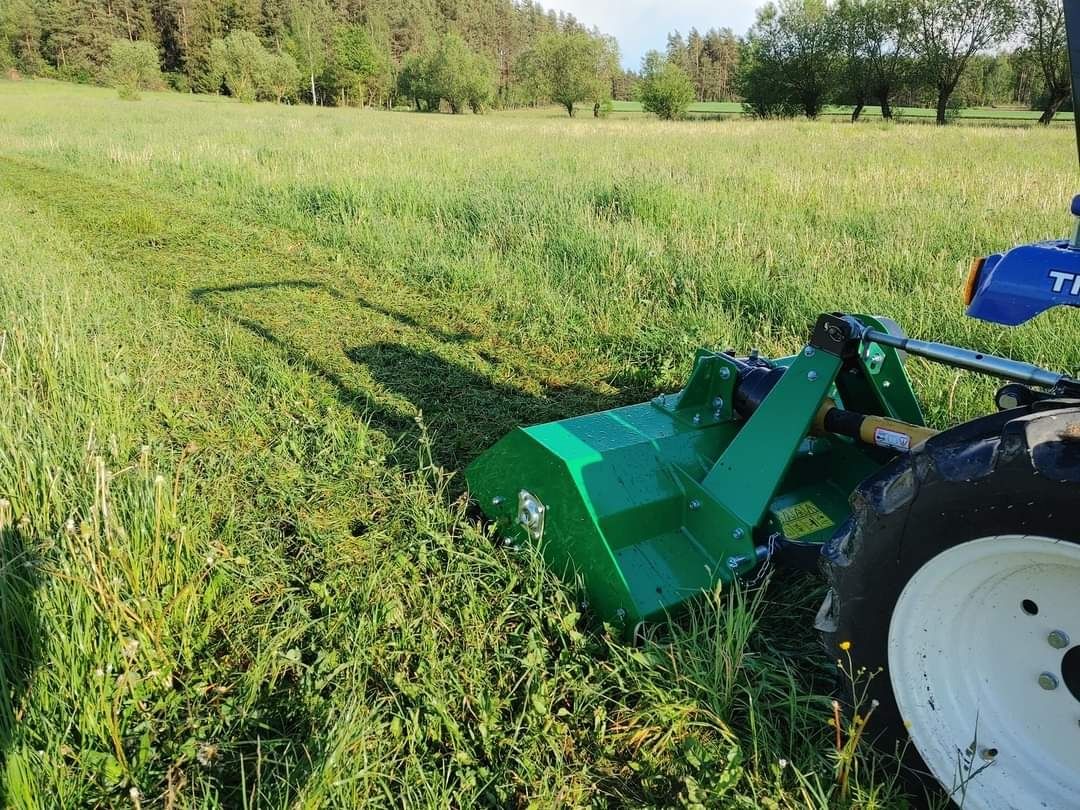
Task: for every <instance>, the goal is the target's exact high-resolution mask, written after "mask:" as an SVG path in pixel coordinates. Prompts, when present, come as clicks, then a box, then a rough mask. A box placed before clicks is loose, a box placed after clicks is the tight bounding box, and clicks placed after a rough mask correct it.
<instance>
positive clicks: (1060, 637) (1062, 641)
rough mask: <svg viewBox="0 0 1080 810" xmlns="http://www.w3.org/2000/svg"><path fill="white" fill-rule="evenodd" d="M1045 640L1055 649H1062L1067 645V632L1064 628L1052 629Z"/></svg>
mask: <svg viewBox="0 0 1080 810" xmlns="http://www.w3.org/2000/svg"><path fill="white" fill-rule="evenodd" d="M1046 641H1047V643H1048V644H1049V645H1050V646H1051V647H1053V648H1054V649H1055V650H1064V649H1065V648H1066V647H1068V646H1069V634H1068V633H1066V632H1065V631H1064V630H1052V631H1051V632H1050V635H1048V636H1047V637H1046Z"/></svg>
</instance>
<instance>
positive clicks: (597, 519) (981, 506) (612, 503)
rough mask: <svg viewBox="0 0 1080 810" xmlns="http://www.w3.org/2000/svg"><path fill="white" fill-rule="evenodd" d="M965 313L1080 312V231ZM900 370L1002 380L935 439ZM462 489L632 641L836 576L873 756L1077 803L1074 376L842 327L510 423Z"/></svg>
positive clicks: (994, 281) (838, 611) (872, 323)
mask: <svg viewBox="0 0 1080 810" xmlns="http://www.w3.org/2000/svg"><path fill="white" fill-rule="evenodd" d="M1065 8H1066V20H1067V28H1068V33H1069V38H1070V43H1071V44H1072V45H1080V0H1066V4H1065ZM1071 55H1072V57H1073V60H1072V64H1073V65H1074V71H1075V69H1076V66H1077V65H1080V58H1077V57H1078V56H1080V54H1078V53H1077V51H1076V49H1075V48H1073V49H1072V50H1071ZM1078 78H1080V77H1077V76H1076V75H1075V73H1074V82H1073V86H1074V91H1075V90H1076V89H1077V88H1078V86H1080V80H1078ZM1075 108H1076V109H1080V103H1077V104H1076V107H1075ZM1077 128H1078V133H1080V116H1078V123H1077ZM1078 144H1080V136H1078ZM1072 211H1073V214H1074V215H1075V216H1077V217H1080V196H1078V197H1077V198H1076V199H1074V200H1073V205H1072ZM965 298H966V303H967V307H968V309H967V312H968V314H969V315H971V316H973V317H976V318H980V319H982V320H985V321H990V322H993V323H998V324H1002V325H1008V326H1012V325H1016V324H1019V323H1023V322H1025V321H1027V320H1029V319H1030V318H1032V317H1034V316H1036V315H1038V314H1039V313H1041V312H1043V311H1044V310H1046V309H1049V308H1051V307H1056V306H1062V305H1064V306H1078V305H1080V227H1078V229H1077V235H1076V236H1075V237H1074V238H1073V239H1071V240H1054V241H1048V242H1041V243H1036V244H1031V245H1021V246H1019V247H1015V248H1013V249H1012V250H1010V251H1008V252H1006V253H1004V254H995V255H992V256H988V257H985V258H983V259H979V260H977V261H976V262H974V263H973V265H972V269H971V273H970V275H969V278H968V282H967V285H966V289H965ZM907 355H917V356H920V357H922V358H925V359H926V360H930V361H933V362H936V363H942V364H945V365H947V366H952V367H955V368H958V369H964V370H968V371H972V372H976V373H982V374H987V375H991V376H994V377H997V378H999V379H1002V380H1004V381H1005V384H1004V385H1002V387H1001V388H1000V389H999V390H998V392H997V394H996V397H995V402H994V405H995V406H996V407H995V410H994V412H993V413H991V414H989V415H987V416H983V417H981V418H977V419H975V420H973V421H970V422H967V423H964V424H961V425H959V426H956V427H952V428H950V429H948V430H944V431H941V432H938V431H935V430H932V429H930V428H928V427H927V426H926V425H925V424H924V421H923V415H922V412H921V410H920V407H919V403H918V401H917V400H916V397H915V396H914V394H913V392H912V389H911V385H910V383H909V380H908V376H907V372H906V371H905V359H906V356H907ZM466 479H467V481H468V485H469V489H470V492H471V495H472V497H473V498H474V499H475V501H476V502H477V503H478V504H479V505H480V507H481V509H482V510H483V511H484V513H485V514H486V515H487V516H488V517H489V518H490V519H491V520H492V521H494V522H495V523H496V524H497V526H498V528H499V530H500V533H501V534H502V536H503V537H504V538H505V539H506V541H507V542H508V543H512V544H518V543H520V544H534V545H536V546H538V547H539V548H540V549H542V553H543V555H544V558H545V560H546V562H547V563H548V564H549V565H550V566H551V567H552V568H553V569H554V570H556V571H557V572H559V573H560V574H561V575H563V576H565V577H566V578H567V579H568V580H570V581H571V582H578V581H580V582H581V583H582V585H583V589H584V597H585V601H586V603H587V607H588V609H589V611H590V612H591V614H592V615H594V616H595V617H596V618H597V619H599V620H602V621H604V622H609V623H611V624H612V625H614V626H616V627H619V628H621V630H622V632H624V633H625V634H626V636H627V637H628V638H633V637H635V636H636V635H637V634H638V632H639V631H640V630H641V629H642V628H644V627H647V626H648V625H650V624H652V623H662V622H667V621H669V620H671V619H674V618H677V617H678V616H679V614H681V613H683V612H685V610H686V609H687V607H688V606H689V604H690V603H691V602H692V601H693V600H695V599H698V598H700V597H701V595H702V594H703V593H704V592H707V591H709V590H710V589H712V588H714V587H716V585H717V583H721V584H724V583H732V582H734V581H736V580H739V579H743V578H755V577H758V576H759V574H760V572H761V570H762V567H763V566H765V565H767V564H771V563H785V562H789V563H794V564H797V565H806V564H807V563H810V564H811V565H816V566H819V567H820V569H821V570H822V571H823V573H824V576H825V579H826V581H827V584H828V592H827V597H826V599H825V602H824V604H823V605H822V607H821V610H820V611H819V614H818V617H817V627H818V629H819V630H820V631H821V633H822V636H823V639H824V641H825V645H826V647H827V650H828V652H829V653H830V654H831V655H833V656H834V657H837V658H839V657H841V656H842V655H844V654H846V655H848V656H850V659H851V665H852V667H853V668H854V669H856V670H858V669H859V668H861V667H866V669H867V671H877V670H878V669H879V668H880V669H881V670H883V672H882V673H881V675H879V676H878V677H875V678H874V679H872V680H871V681H870V683H869V684H868V694H867V696H866V697H867V699H868V700H869V699H876V700H877V701H879V704H878V708H877V710H876V711H875V712H874V715H873V721H874V724H875V725H874V727H873V728H872V736H874V737H875V738H876V739H877V740H878V742H880V743H882V744H883V745H884V747H885V748H886V749H888V750H897V749H896V748H895V746H896V745H897V744H900V745H903V743H904V742H905V741H906V740H908V739H909V738H910V740H911V741H912V742H913V743H914V746H913V748H912V747H908V749H907V750H908V751H909V752H911V753H917V759H918V760H919V761H918V762H917V763H915V764H916V765H917V768H923V767H924V766H925V770H924V772H928V773H930V774H932V775H933V777H935V778H936V779H937V781H938V782H940V783H941V785H942V786H943V787H944V788H945V789H946V790H949V791H951V792H952V793H953V795H954V798H955V797H957V796H959V795H961V793H962V795H963V806H964V807H966V808H1026V807H1038V808H1074V807H1080V382H1078V381H1077V380H1076V379H1074V378H1072V377H1070V376H1067V375H1065V374H1060V373H1056V372H1052V371H1048V370H1046V369H1043V368H1039V367H1037V366H1034V365H1031V364H1028V363H1023V362H1018V361H1015V360H1010V359H1006V358H1002V357H994V356H992V355H988V354H984V353H981V352H977V351H973V350H970V349H963V348H958V347H955V346H949V345H945V344H941V343H934V342H928V341H922V340H914V339H910V338H908V337H906V336H905V335H904V334H903V332H902V331H901V329H900V328H899V327H898V326H897V324H895V323H893V322H892V321H890V320H889V319H887V318H884V317H871V316H867V315H851V314H841V313H829V314H823V315H821V316H820V317H819V318H818V320H817V323H816V325H814V327H813V329H812V332H811V335H810V338H809V340H808V342H807V343H806V345H805V347H804V348H803V349H802V350H801V351H799V352H798V353H797V354H795V355H793V356H791V357H785V358H781V359H767V358H764V357H761V356H758V355H757V354H756V353H751V354H750V355H749V356H746V357H737V356H735V353H734V352H733V351H727V352H723V351H712V350H709V349H702V350H700V351H699V352H698V353H697V356H696V357H695V359H694V364H693V370H692V372H691V374H690V377H689V380H688V381H687V383H686V385H685V387H684V388H683V389H682V390H680V391H677V392H674V393H670V394H662V395H660V396H658V397H656V398H655V399H653V400H652V401H651V402H646V403H643V404H640V405H632V406H629V407H623V408H617V409H615V410H611V411H605V412H601V413H595V414H591V415H586V416H580V417H576V418H572V419H566V420H563V421H559V422H552V423H550V424H544V425H536V426H533V427H523V428H519V429H517V430H514V431H513V432H511V433H510V434H509V435H507V436H505V437H504V438H503V439H501V440H500V441H499V442H497V443H496V444H495V445H494V446H493V447H492V448H490V449H489V450H488V451H487V452H486V453H484V454H483V455H482V456H480V457H479V458H478V459H477V460H476V461H475V462H474V463H473V464H472V465H471V466H470V467H469V468H468V470H467V471H466ZM841 651H844V652H843V653H842V652H841ZM961 785H962V786H963V788H962V791H961V792H959V793H958V792H957V789H958V788H959V787H960V786H961Z"/></svg>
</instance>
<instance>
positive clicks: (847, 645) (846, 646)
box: [840, 641, 851, 652]
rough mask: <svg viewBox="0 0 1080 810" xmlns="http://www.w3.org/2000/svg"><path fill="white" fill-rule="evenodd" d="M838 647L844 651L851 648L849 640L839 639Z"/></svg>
mask: <svg viewBox="0 0 1080 810" xmlns="http://www.w3.org/2000/svg"><path fill="white" fill-rule="evenodd" d="M840 649H841V650H843V651H844V652H847V651H848V650H850V649H851V642H850V641H841V642H840Z"/></svg>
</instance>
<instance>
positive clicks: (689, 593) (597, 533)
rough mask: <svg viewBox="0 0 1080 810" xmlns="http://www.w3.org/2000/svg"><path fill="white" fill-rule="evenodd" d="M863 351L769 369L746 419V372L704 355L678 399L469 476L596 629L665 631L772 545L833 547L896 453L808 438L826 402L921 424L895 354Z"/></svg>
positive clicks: (582, 420) (514, 445) (531, 446)
mask: <svg viewBox="0 0 1080 810" xmlns="http://www.w3.org/2000/svg"><path fill="white" fill-rule="evenodd" d="M861 317H862V316H860V318H861ZM864 322H865V323H866V324H867V325H869V326H872V327H874V328H880V327H881V324H880V323H879V322H878V321H876V320H875V319H872V318H866V319H865V320H864ZM858 348H859V351H858V353H857V355H854V356H851V357H848V358H846V359H844V360H842V359H841V358H840V357H837V356H835V355H832V354H829V353H827V352H825V351H822V350H815V349H814V348H813V347H807V348H806V349H804V350H803V351H802V352H800V353H799V354H797V355H794V356H793V357H790V358H784V359H782V360H779V361H776V363H777V364H778V365H783V366H786V368H787V370H786V371H785V373H784V375H783V376H782V377H781V378H780V380H779V382H777V383H776V385H775V387H773V388H772V390H771V391H770V392H769V393H768V395H767V396H765V398H764V400H763V401H762V402H761V403H760V405H759V407H758V408H757V410H756V411H755V412H754V413H753V415H752V416H751V417H750V418H749V419H743V418H742V417H740V416H739V415H738V414H736V413H735V411H734V410H733V402H734V400H735V385H736V380H737V377H738V374H739V368H740V364H739V363H737V362H736V361H735V360H734V359H733V358H730V357H728V356H727V355H725V354H722V353H718V352H713V351H709V350H706V349H702V350H700V351H699V352H698V354H697V356H696V357H695V360H694V368H693V371H692V373H691V375H690V379H689V380H688V381H687V384H686V386H685V387H684V388H683V389H682V390H681V391H678V392H675V393H672V394H667V395H661V396H659V397H657V398H656V399H654V400H653V401H651V402H646V403H643V404H640V405H632V406H629V407H624V408H617V409H614V410H610V411H603V412H601V413H595V414H589V415H586V416H579V417H575V418H572V419H565V420H562V421H559V422H552V423H549V424H545V425H536V426H533V427H526V428H519V429H517V430H515V431H513V432H511V433H510V434H508V435H507V436H505V437H504V438H503V439H502V440H500V441H499V442H497V443H496V444H495V445H494V446H493V447H492V448H491V449H490V450H488V451H487V452H486V453H484V454H483V455H482V456H480V458H478V459H477V460H476V461H475V462H474V463H473V464H472V465H471V466H470V467H469V468H468V469H467V470H466V479H467V481H468V484H469V488H470V492H471V494H472V496H473V498H474V499H475V500H476V501H477V502H478V503H479V504H480V506H481V508H482V509H483V511H484V512H485V513H486V514H487V515H488V516H489V517H490V518H492V519H493V520H494V521H495V522H496V524H497V527H498V531H499V532H500V533H501V534H502V536H503V537H505V538H506V539H507V540H508V541H509V542H511V543H530V542H535V541H537V540H538V541H539V543H540V545H541V548H542V550H543V554H544V557H545V560H546V562H547V563H548V564H549V565H550V566H551V567H552V568H553V569H554V570H556V571H557V572H558V573H559V574H560V575H562V576H564V577H566V578H567V579H570V580H571V581H573V580H575V579H579V580H580V581H581V583H582V585H583V591H584V600H585V601H587V602H588V604H589V606H590V609H591V610H592V611H593V612H594V613H595V614H596V615H598V616H599V617H600V618H602V619H604V620H605V621H612V622H617V623H621V624H622V625H623V626H624V627H625V629H626V630H627V631H630V630H632V629H633V628H634V627H635V626H636V625H637V624H638V623H640V622H652V621H661V620H664V619H666V618H668V617H669V616H671V615H672V614H674V613H677V612H679V611H681V610H682V609H684V608H685V606H686V604H687V602H689V601H690V600H691V599H693V598H695V597H696V596H698V595H699V594H700V593H701V592H702V591H703V590H705V589H708V588H710V587H712V586H713V585H715V584H716V583H717V582H729V581H731V579H732V578H733V577H735V576H737V575H740V574H743V573H745V572H747V571H749V570H751V569H753V568H754V567H755V565H756V564H757V560H758V559H759V554H758V551H759V550H760V549H761V548H763V547H766V546H768V545H769V543H770V539H772V540H776V539H778V538H779V539H782V540H783V542H784V543H785V544H786V545H792V546H816V545H819V544H820V543H822V542H824V541H825V540H826V539H827V538H828V537H829V536H830V535H831V533H832V532H833V530H834V529H835V528H836V526H838V525H840V524H841V523H842V522H843V520H844V519H845V518H846V517H847V515H848V513H849V507H848V503H847V500H848V496H849V495H850V493H851V491H852V490H853V489H854V488H855V486H856V485H857V484H858V482H859V481H861V480H862V479H863V478H865V477H866V476H867V475H869V474H871V473H872V472H874V471H875V470H876V469H877V468H878V467H880V465H881V464H883V463H884V462H885V461H887V460H888V459H889V458H890V457H891V456H889V455H888V453H887V452H885V451H882V450H881V449H879V448H873V447H866V446H864V445H859V444H857V443H855V442H854V441H852V440H850V439H847V438H843V437H838V436H832V435H823V436H814V435H809V431H810V428H811V424H812V422H813V419H814V416H815V414H816V413H817V411H818V409H819V407H820V406H821V403H822V402H823V400H824V399H825V398H826V397H831V398H832V399H833V400H834V401H836V402H837V403H838V404H842V405H843V407H847V408H850V409H852V410H858V411H860V412H862V413H868V414H877V415H887V416H892V417H894V418H900V419H904V420H906V421H911V422H917V423H920V424H921V422H922V415H921V413H920V412H919V408H918V403H917V402H916V401H915V397H914V395H913V394H912V391H911V387H910V384H909V382H908V380H907V376H906V374H905V372H904V369H903V364H902V362H901V359H900V357H899V356H898V355H897V353H896V352H895V351H894V350H892V349H890V348H887V347H880V346H876V345H873V344H871V345H863V346H859V347H858ZM540 518H542V532H541V531H540V525H541V524H540V522H539V519H540Z"/></svg>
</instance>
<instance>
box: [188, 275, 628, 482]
mask: <svg viewBox="0 0 1080 810" xmlns="http://www.w3.org/2000/svg"><path fill="white" fill-rule="evenodd" d="M282 288H285V289H295V290H306V291H310V290H319V291H321V292H322V293H324V294H325V295H327V296H330V297H331V298H334V299H336V300H340V301H345V302H347V303H349V304H354V305H355V306H356V307H358V308H359V309H360V310H363V311H367V312H373V313H377V314H379V315H381V316H384V317H386V318H388V319H390V321H391V325H392V326H394V327H396V328H394V329H388V330H385V331H384V332H382V333H380V335H379V337H380V338H383V339H379V340H376V341H374V342H372V343H365V344H360V345H355V346H351V347H349V348H346V349H345V350H344V352H345V357H346V358H347V359H348V360H349V361H350V362H351V363H352V364H353V365H354V366H355V367H356V370H357V371H358V372H360V371H362V372H363V373H358V374H357V375H355V379H354V375H353V374H351V373H348V371H343V370H335V368H333V367H332V361H333V357H332V356H331V355H325V356H324V357H319V356H317V355H315V353H314V352H313V351H312V350H310V349H309V348H308V347H305V346H302V345H300V344H299V343H298V342H297V341H295V340H292V339H290V338H287V337H283V336H280V335H278V334H276V333H275V332H274V331H273V330H271V329H270V328H268V327H267V326H266V325H265V324H263V323H261V322H260V321H258V320H256V319H254V318H251V317H248V316H246V315H244V314H242V312H241V311H240V310H239V308H234V307H232V306H230V305H229V304H226V303H224V302H222V301H221V300H220V297H221V296H222V295H227V294H235V293H242V292H250V291H253V290H256V291H257V290H272V289H282ZM191 297H192V300H194V301H195V302H197V303H199V304H201V305H203V306H206V307H208V308H210V309H212V310H214V311H216V312H218V313H219V314H221V315H223V316H225V317H227V318H228V319H229V320H231V321H232V322H233V323H235V324H237V325H239V326H241V327H243V328H244V329H246V330H247V331H249V332H250V333H252V334H254V335H256V336H258V337H259V338H261V339H262V340H265V341H266V342H267V343H270V344H271V345H273V346H275V347H276V348H277V349H278V350H280V351H281V352H282V353H283V354H284V356H285V357H286V358H287V359H288V361H289V362H290V363H293V364H295V365H297V366H299V367H301V368H303V369H304V370H306V371H308V372H309V373H311V374H313V375H315V376H318V377H320V378H321V379H323V380H325V381H326V382H328V383H330V385H331V386H332V387H333V388H334V391H335V395H336V397H337V399H338V401H339V402H341V403H342V404H343V405H346V406H347V407H349V408H351V409H352V410H354V411H355V412H356V413H357V415H358V416H360V417H361V418H363V419H365V420H367V421H369V422H370V424H371V425H372V426H373V427H375V428H376V429H377V430H380V431H381V432H383V433H385V434H386V435H388V436H390V437H391V438H392V439H393V440H394V441H395V449H394V451H393V453H392V455H391V461H392V463H394V464H396V465H398V466H401V467H403V468H406V469H415V468H416V467H417V465H418V464H419V463H420V458H421V454H420V450H421V447H420V441H421V430H420V427H419V426H418V422H417V417H416V415H413V414H409V413H408V412H407V410H405V409H402V408H401V407H399V406H395V405H393V404H392V403H389V402H387V401H386V400H387V397H386V396H385V395H384V392H381V391H379V390H377V389H384V391H385V392H389V393H390V394H391V397H396V398H400V399H401V400H405V401H406V402H407V403H409V404H410V405H411V406H412V407H413V408H414V409H415V410H416V412H418V414H420V415H422V423H423V425H424V427H425V428H426V429H427V430H428V431H429V447H430V452H431V455H432V460H433V461H434V462H436V463H437V464H439V465H440V466H442V467H444V468H446V469H449V470H461V469H463V468H464V467H465V466H466V465H467V464H468V463H469V462H470V461H472V460H473V459H474V458H475V457H476V456H477V455H479V454H480V453H481V452H482V451H483V450H485V449H487V448H488V447H489V446H491V445H492V444H494V443H495V441H497V440H498V439H499V438H501V437H502V436H503V435H504V434H506V433H507V432H509V431H510V430H512V429H513V428H515V427H518V426H519V425H528V424H536V423H538V422H547V421H552V420H556V419H563V418H566V417H568V416H575V415H578V414H581V413H588V412H592V411H597V410H606V409H608V408H613V407H617V406H619V405H625V404H629V403H630V402H632V401H636V400H637V399H639V398H640V396H643V394H640V392H639V396H637V397H635V396H634V395H633V393H632V391H619V390H617V391H616V392H615V393H614V394H611V393H603V392H599V391H597V390H595V389H593V388H590V387H588V386H583V385H574V384H570V385H552V384H546V385H540V386H539V389H540V390H539V392H538V393H530V392H528V391H525V390H523V389H522V388H520V387H518V386H515V385H513V384H510V383H504V382H499V381H496V380H493V379H492V376H489V375H486V374H483V373H480V372H479V371H477V370H474V369H472V368H468V367H466V366H464V365H462V364H460V363H457V362H454V361H452V360H448V359H447V358H446V357H444V356H442V355H441V354H440V352H439V351H438V350H439V349H441V348H445V349H447V351H448V352H452V351H454V350H455V347H456V348H457V350H458V352H460V347H462V346H470V347H471V351H472V352H474V353H475V354H476V355H477V357H478V358H480V359H481V360H482V361H483V364H485V365H490V366H491V367H492V369H493V371H494V372H496V373H498V372H502V375H506V376H510V377H511V378H513V376H514V375H519V374H522V373H524V372H521V371H520V369H519V368H518V367H517V366H516V365H515V364H514V362H513V359H512V358H500V357H497V356H492V354H491V353H490V352H489V351H481V350H480V349H479V347H478V346H472V345H471V344H474V343H477V342H478V341H479V340H480V336H477V335H474V334H470V333H468V332H464V331H458V330H449V329H445V328H443V327H441V326H439V325H437V324H432V323H428V322H423V321H420V320H419V319H417V318H416V317H414V316H412V315H410V314H407V313H404V312H400V311H397V310H393V309H390V308H388V307H386V306H384V305H381V304H377V303H373V302H370V301H367V300H365V299H363V298H360V297H357V296H346V295H344V294H343V293H342V292H341V291H339V290H337V289H336V288H334V287H332V286H330V285H326V284H323V283H321V282H315V281H308V280H305V279H289V280H283V281H273V282H254V283H250V284H233V285H229V286H224V287H206V288H201V289H197V290H194V291H193V292H192V294H191ZM402 330H404V332H405V333H406V334H409V333H411V336H412V337H415V338H419V339H420V340H422V341H423V343H424V344H425V345H426V346H432V345H433V346H434V349H436V350H431V349H429V348H419V347H416V346H412V345H408V343H409V342H410V341H404V342H392V341H390V340H387V339H385V338H389V337H390V336H391V335H392V334H395V333H396V334H400V333H401V332H402ZM327 351H336V350H331V349H327ZM507 372H509V374H507ZM365 373H366V375H367V376H368V377H369V378H370V381H371V382H373V383H374V384H375V385H374V386H373V387H372V386H365V385H364V381H363V378H364V376H365ZM502 375H500V376H502ZM458 485H459V486H460V485H461V483H460V481H459V484H458Z"/></svg>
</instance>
